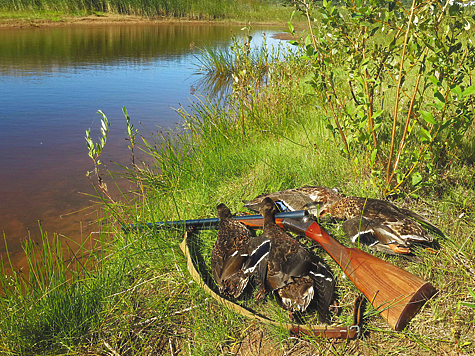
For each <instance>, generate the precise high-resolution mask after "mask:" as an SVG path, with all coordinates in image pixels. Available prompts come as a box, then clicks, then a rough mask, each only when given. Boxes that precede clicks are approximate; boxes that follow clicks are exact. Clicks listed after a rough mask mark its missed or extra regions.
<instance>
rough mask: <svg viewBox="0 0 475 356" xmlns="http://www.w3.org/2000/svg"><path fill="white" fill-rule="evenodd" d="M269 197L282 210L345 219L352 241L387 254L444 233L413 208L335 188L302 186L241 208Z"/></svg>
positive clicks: (254, 206)
mask: <svg viewBox="0 0 475 356" xmlns="http://www.w3.org/2000/svg"><path fill="white" fill-rule="evenodd" d="M266 197H269V198H271V199H272V200H273V201H274V202H275V204H276V205H277V206H278V207H279V208H280V209H282V210H284V211H285V210H308V211H309V212H310V214H312V215H313V216H314V217H318V218H324V217H333V218H335V219H339V220H346V221H345V222H344V223H343V229H344V231H345V234H346V236H347V237H348V238H349V239H350V240H351V242H353V243H357V242H360V243H363V244H365V245H368V246H370V247H371V248H374V249H375V250H379V251H382V252H386V253H390V254H410V253H411V250H410V247H411V246H412V245H413V244H414V243H422V244H430V243H432V242H433V240H434V238H433V236H432V235H431V233H430V232H433V233H436V234H438V235H440V236H444V235H443V233H442V232H441V231H440V230H439V229H438V228H437V227H436V226H434V225H433V224H432V223H430V222H429V221H428V220H427V219H425V218H423V217H422V216H420V215H418V214H416V213H414V212H413V211H410V210H407V209H402V208H398V207H397V206H395V205H394V204H392V203H390V202H388V201H384V200H378V199H370V198H368V199H367V198H360V197H346V196H345V195H343V194H341V193H340V192H338V190H336V189H331V188H326V187H302V188H295V189H287V190H283V191H280V192H275V193H269V194H263V195H260V196H258V197H256V198H255V199H253V200H251V201H245V202H244V203H245V205H244V206H245V207H247V208H249V209H250V210H253V211H256V209H257V207H259V206H260V205H259V204H261V202H262V200H263V199H264V198H266Z"/></svg>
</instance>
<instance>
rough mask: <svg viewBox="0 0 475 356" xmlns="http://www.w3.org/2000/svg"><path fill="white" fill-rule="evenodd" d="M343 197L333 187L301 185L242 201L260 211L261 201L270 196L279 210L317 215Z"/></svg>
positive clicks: (250, 207)
mask: <svg viewBox="0 0 475 356" xmlns="http://www.w3.org/2000/svg"><path fill="white" fill-rule="evenodd" d="M343 197H344V195H343V194H341V193H340V192H339V191H338V190H337V189H335V188H327V187H301V188H294V189H286V190H282V191H280V192H274V193H268V194H262V195H259V196H257V197H256V198H254V199H252V200H250V201H248V200H246V201H244V206H245V207H246V208H248V209H250V210H252V211H255V212H260V209H261V205H262V201H263V200H264V199H265V198H271V199H272V200H273V201H274V202H276V204H277V207H278V209H279V210H280V211H296V210H307V211H308V212H309V213H310V214H312V215H314V216H315V217H318V216H320V215H322V214H325V212H327V211H328V208H329V207H330V205H331V204H332V203H333V202H335V201H338V200H340V199H342V198H343Z"/></svg>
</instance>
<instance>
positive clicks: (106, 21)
mask: <svg viewBox="0 0 475 356" xmlns="http://www.w3.org/2000/svg"><path fill="white" fill-rule="evenodd" d="M177 23H183V24H196V25H199V24H210V23H215V24H230V25H232V24H247V22H246V21H230V20H206V19H203V20H189V19H177V18H166V17H160V18H158V17H157V18H147V17H140V16H131V15H115V14H105V15H89V16H61V18H60V19H58V20H51V19H27V18H3V19H0V28H2V29H8V28H12V29H19V28H31V27H66V26H81V25H87V26H92V25H121V24H129V25H130V24H177ZM276 24H278V23H275V22H259V23H253V25H276Z"/></svg>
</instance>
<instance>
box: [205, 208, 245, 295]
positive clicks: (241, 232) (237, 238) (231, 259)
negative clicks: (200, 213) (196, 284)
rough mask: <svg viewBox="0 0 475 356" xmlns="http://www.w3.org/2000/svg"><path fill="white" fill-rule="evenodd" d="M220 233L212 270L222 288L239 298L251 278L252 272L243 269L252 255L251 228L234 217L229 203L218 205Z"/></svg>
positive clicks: (215, 247)
mask: <svg viewBox="0 0 475 356" xmlns="http://www.w3.org/2000/svg"><path fill="white" fill-rule="evenodd" d="M217 210H218V218H219V227H218V236H217V238H216V242H215V244H214V246H213V250H212V253H211V271H212V273H213V277H214V279H215V281H216V283H217V284H218V286H219V292H220V293H221V294H223V295H226V296H231V297H233V298H237V297H239V296H240V295H241V293H242V292H243V290H244V288H245V287H246V285H247V283H248V281H249V274H247V273H246V272H245V271H244V270H243V266H244V264H245V263H246V261H247V258H248V242H249V240H250V238H251V236H252V234H251V232H250V230H249V229H248V228H247V227H246V226H245V225H244V224H242V223H240V222H238V221H237V220H236V219H234V218H233V217H232V214H231V211H230V210H229V208H228V207H227V206H226V205H225V204H219V205H218V207H217Z"/></svg>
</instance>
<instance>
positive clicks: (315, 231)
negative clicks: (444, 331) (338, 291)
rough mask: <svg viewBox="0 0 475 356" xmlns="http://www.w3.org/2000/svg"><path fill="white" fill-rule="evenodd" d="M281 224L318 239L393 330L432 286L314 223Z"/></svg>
mask: <svg viewBox="0 0 475 356" xmlns="http://www.w3.org/2000/svg"><path fill="white" fill-rule="evenodd" d="M283 226H284V227H285V228H286V229H289V230H291V231H294V232H297V233H302V232H305V235H306V236H307V237H309V238H310V239H312V240H314V241H316V242H318V243H319V244H320V245H321V246H322V247H323V248H324V249H325V250H326V251H327V252H328V254H329V255H330V256H331V257H332V258H333V259H334V260H335V261H336V262H337V263H338V264H339V265H340V267H341V268H342V270H343V271H344V272H345V274H346V275H347V276H348V278H349V279H350V280H351V281H352V282H353V283H354V284H355V286H356V287H357V288H358V289H359V290H360V291H361V292H362V293H363V294H364V295H365V296H366V298H368V300H369V301H370V302H371V304H372V305H373V307H374V308H375V309H377V310H379V312H380V314H381V316H382V317H383V318H384V319H385V320H386V321H387V322H388V324H389V325H391V327H392V328H393V329H394V330H396V331H401V330H403V329H404V328H405V327H406V326H407V324H408V323H409V321H410V320H411V319H412V318H413V317H414V316H415V315H416V314H417V312H418V311H419V310H420V308H421V307H422V306H423V305H424V303H425V302H426V301H427V300H428V299H430V298H431V297H432V296H433V295H434V293H435V292H436V290H435V288H434V287H433V286H432V285H431V284H430V283H428V282H426V281H424V280H423V279H422V278H419V277H417V276H415V275H413V274H411V273H409V272H407V271H405V270H403V269H401V268H399V267H396V266H394V265H392V264H391V263H388V262H386V261H383V260H381V259H379V258H377V257H375V256H373V255H370V254H369V253H366V252H364V251H361V250H359V249H357V248H347V247H344V246H343V245H341V244H340V243H338V242H337V241H336V240H335V239H333V238H332V237H331V236H330V235H329V234H328V233H327V232H326V231H324V230H323V229H322V228H321V227H320V226H319V225H318V224H317V223H316V222H313V223H311V224H309V223H305V222H301V221H297V220H284V222H283Z"/></svg>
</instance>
